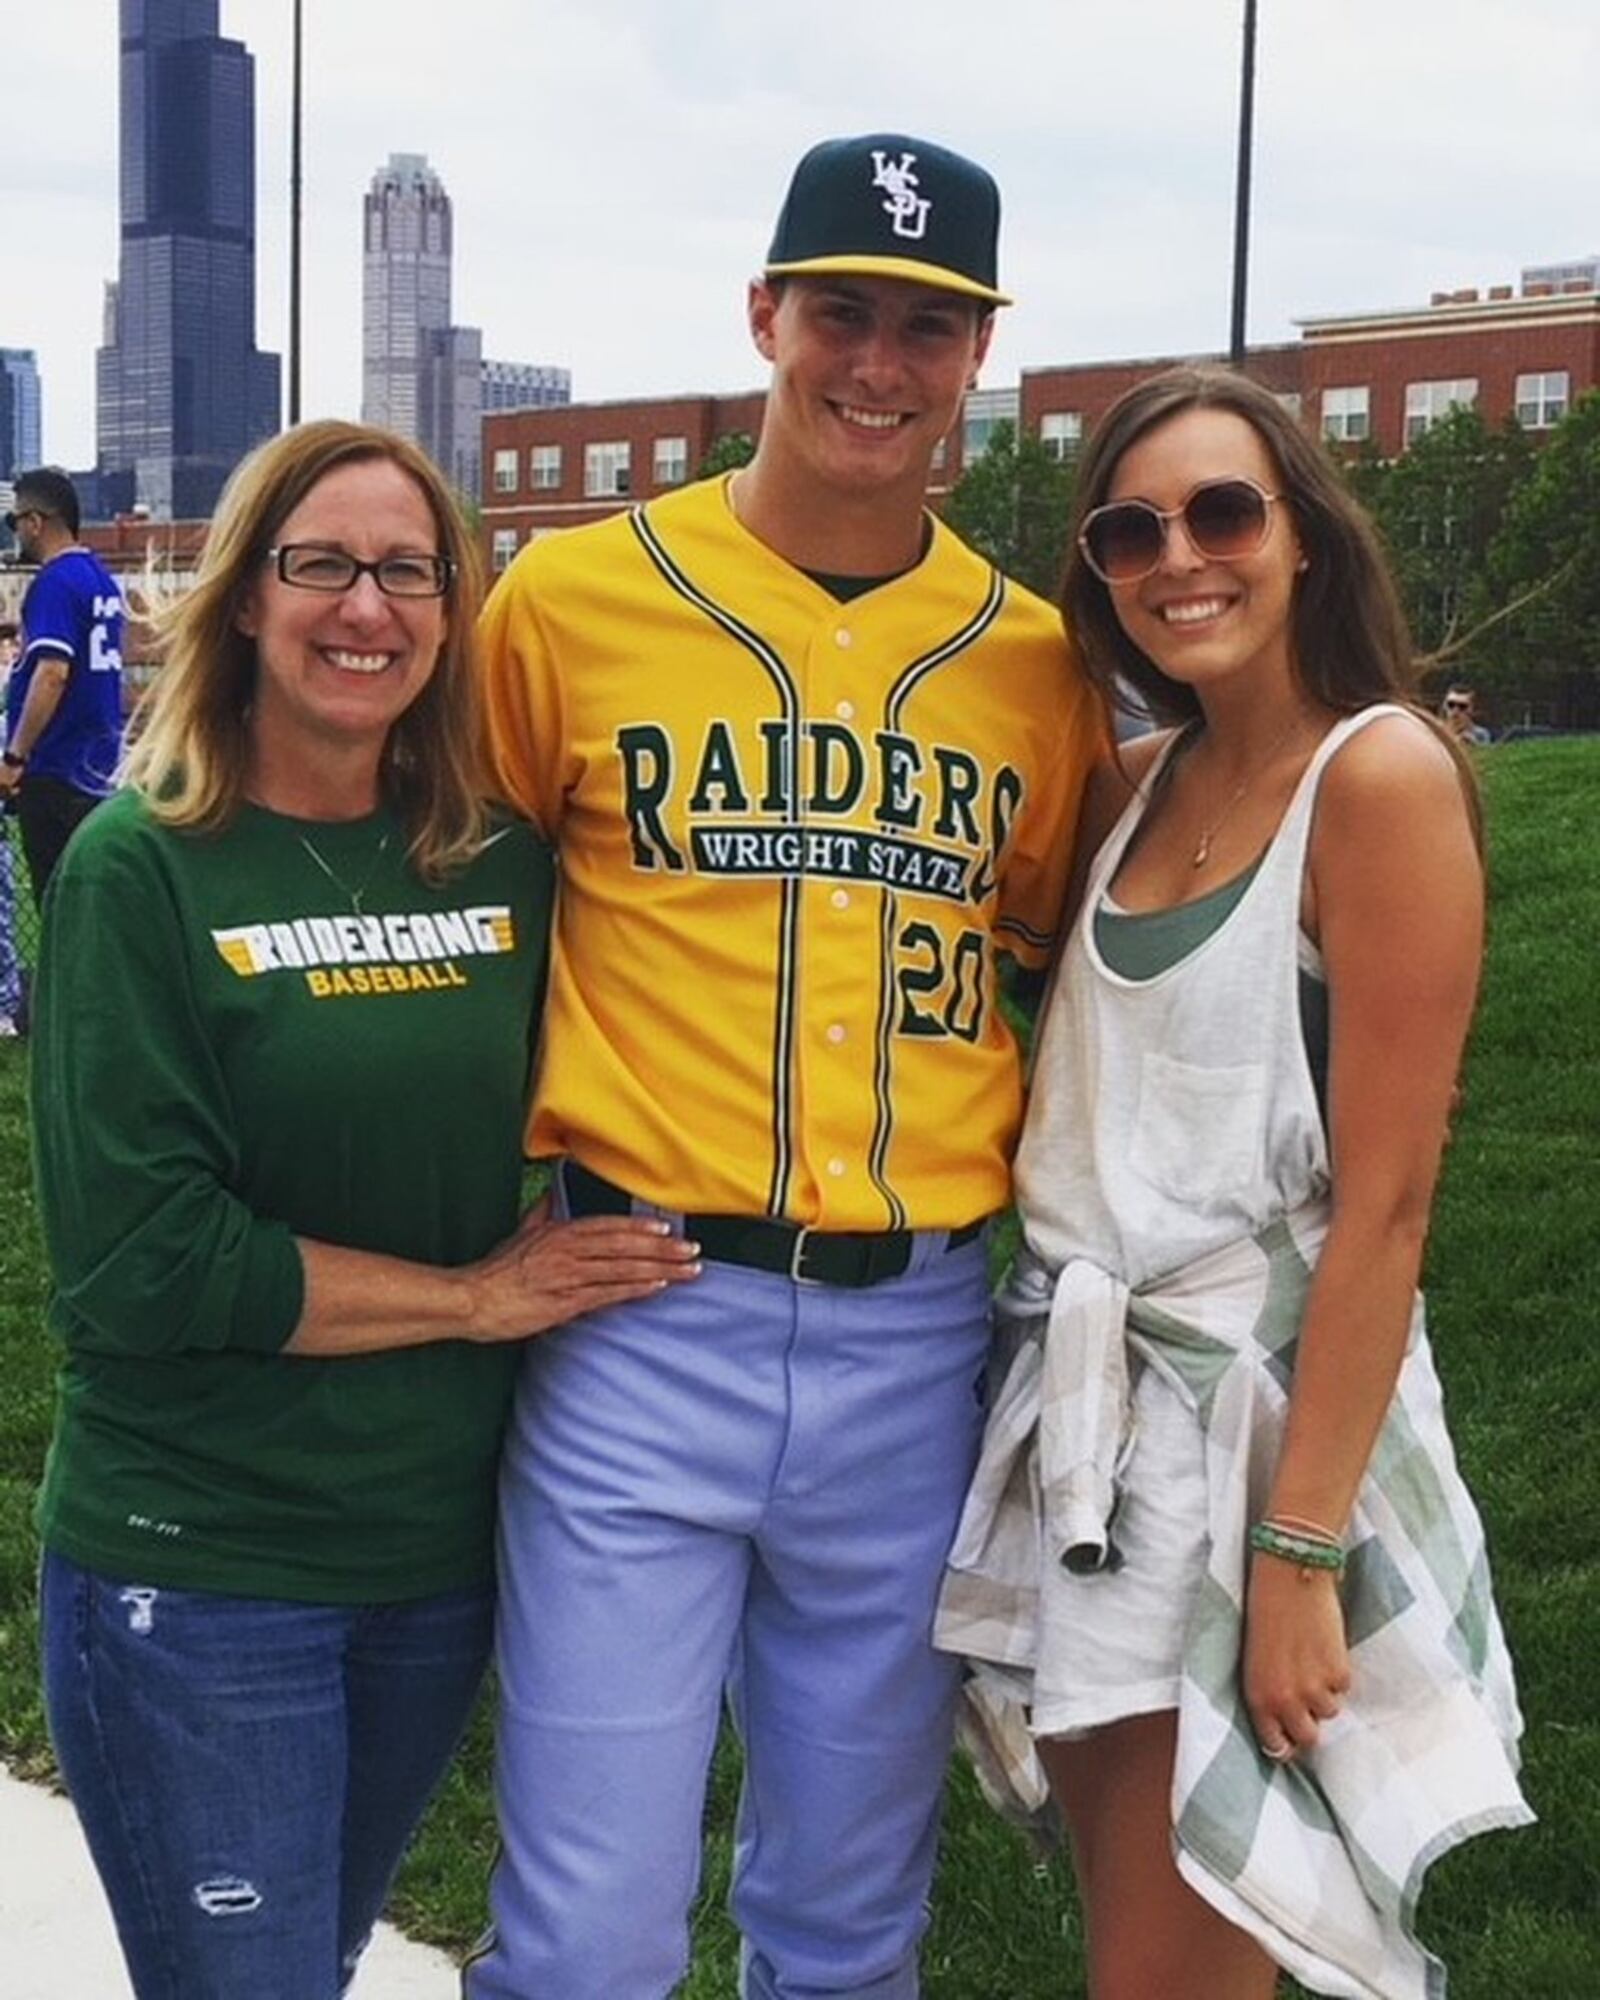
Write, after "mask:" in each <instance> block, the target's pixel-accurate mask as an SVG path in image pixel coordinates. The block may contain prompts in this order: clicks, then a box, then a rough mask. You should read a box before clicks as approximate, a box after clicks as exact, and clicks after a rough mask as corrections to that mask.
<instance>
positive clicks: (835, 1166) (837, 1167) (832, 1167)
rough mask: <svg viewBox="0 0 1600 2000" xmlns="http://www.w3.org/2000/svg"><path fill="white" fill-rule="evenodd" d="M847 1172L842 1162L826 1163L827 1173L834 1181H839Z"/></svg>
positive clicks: (832, 1161)
mask: <svg viewBox="0 0 1600 2000" xmlns="http://www.w3.org/2000/svg"><path fill="white" fill-rule="evenodd" d="M848 1171H849V1169H848V1168H847V1167H846V1166H845V1163H844V1161H843V1160H830V1161H829V1162H828V1172H829V1173H830V1174H832V1175H833V1177H834V1179H835V1180H839V1179H841V1178H842V1176H843V1175H844V1174H846V1173H847V1172H848Z"/></svg>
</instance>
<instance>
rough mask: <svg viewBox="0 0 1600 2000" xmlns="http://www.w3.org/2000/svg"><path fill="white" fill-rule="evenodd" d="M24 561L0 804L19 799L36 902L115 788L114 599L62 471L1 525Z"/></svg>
mask: <svg viewBox="0 0 1600 2000" xmlns="http://www.w3.org/2000/svg"><path fill="white" fill-rule="evenodd" d="M6 525H7V527H9V528H10V529H11V530H12V531H13V533H14V534H15V535H16V538H17V544H18V547H19V548H20V550H21V552H22V556H23V559H24V561H27V562H36V563H38V564H39V565H40V569H39V574H38V575H37V576H36V577H35V578H34V579H33V582H32V583H31V584H29V586H28V593H27V595H26V596H25V597H24V598H23V600H22V657H21V658H20V659H19V660H18V662H17V664H16V666H15V667H14V668H13V669H12V673H11V683H10V686H9V687H8V688H7V690H6V746H5V749H4V750H3V751H0V803H3V802H4V801H6V800H7V799H11V798H13V797H14V798H15V801H16V811H17V817H18V819H19V820H20V821H21V825H22V849H23V852H24V854H26V856H27V858H28V873H29V874H30V875H31V876H32V878H33V894H34V899H35V901H36V902H39V903H41V904H42V903H43V901H44V891H45V884H46V883H47V882H48V881H49V879H50V874H51V871H52V870H53V869H54V867H55V865H56V862H57V861H58V860H59V859H60V857H61V850H62V849H63V848H64V847H65V846H66V844H67V840H68V838H69V837H70V835H71V833H72V830H73V828H74V827H75V826H76V825H77V824H78V822H79V820H81V819H84V818H86V817H87V816H88V814H89V813H91V812H92V811H93V810H94V808H95V807H96V806H97V805H98V804H99V803H100V801H101V800H102V799H103V798H105V797H106V795H107V794H108V793H109V792H110V790H111V787H112V782H113V778H114V774H115V772H116V768H117V756H118V753H119V751H120V749H121V739H122V622H123V603H122V590H121V587H120V585H119V584H118V583H117V580H116V578H115V577H114V576H112V574H111V572H110V571H109V570H108V569H107V568H106V567H105V565H104V564H103V563H102V562H101V561H100V559H99V557H98V556H96V555H93V554H91V553H90V551H89V550H88V549H85V548H81V547H80V546H79V545H78V539H77V537H78V495H77V492H76V490H75V488H74V487H73V484H72V481H71V480H70V479H69V478H68V477H67V475H66V474H65V473H64V472H62V471H61V470H60V469H59V467H56V466H53V465H46V466H41V467H40V468H38V469H37V470H36V471H33V472H24V473H23V474H22V475H21V477H20V478H19V479H18V480H17V482H16V502H15V505H14V508H13V511H12V512H11V513H9V514H8V515H7V516H6Z"/></svg>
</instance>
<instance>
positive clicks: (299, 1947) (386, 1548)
mask: <svg viewBox="0 0 1600 2000" xmlns="http://www.w3.org/2000/svg"><path fill="white" fill-rule="evenodd" d="M478 594H479V572H478V563H477V559H476V554H475V551H474V549H473V546H472V544H471V542H470V540H469V538H468V535H467V531H466V529H465V527H464V525H463V524H462V522H461V520H460V518H459V515H458V514H457V512H456V510H455V507H454V505H453V503H452V501H451V499H450V497H449V494H448V491H447V489H446V487H445V485H444V483H443V481H442V479H441V478H440V476H439V474H438V472H437V471H436V470H435V468H434V467H433V466H432V464H431V463H430V462H429V461H428V459H427V458H426V457H425V456H424V455H423V454H422V453H421V452H420V451H418V450H417V449H415V447H413V446H411V445H410V444H408V443H406V442H405V441H404V440H402V439H399V438H396V437H392V436H390V435H389V434H387V433H385V432H382V431H374V430H371V429H368V428H365V427H361V426H357V425H353V424H346V423H335V422H327V423H316V424H308V425H305V426H302V427H300V428H299V429H297V430H294V431H290V432H288V433H286V434H285V435H284V436H282V437H279V438H277V439H275V440H273V441H272V442H271V443H269V444H267V445H266V446H264V447H263V448H262V449H261V450H260V451H259V452H257V453H256V454H255V455H254V456H253V457H252V458H251V459H250V460H248V461H247V462H246V463H245V465H244V466H242V467H241V468H240V470H239V472H238V473H237V474H236V476H235V478H234V480H233V482H232V484H231V486H230V488H229V490H228V492H227V493H226V494H225V496H224V498H223V501H222V504H221V507H220V509H219V512H218V514H217V517H216V520H215V522H214V523H213V526H212V530H211V534H210V537H209V539H208V542H207V546H206V551H205V555H204V557H203V559H202V562H201V568H200V574H199V578H198V580H197V583H196V585H195V588H194V589H193V591H192V592H191V593H190V594H189V595H188V596H187V597H186V598H185V599H184V600H183V601H182V602H181V603H180V604H179V605H178V606H177V607H176V609H175V611H174V612H173V614H172V616H171V619H170V629H169V631H168V635H167V637H168V646H167V655H166V664H165V666H164V668H163V671H162V673H161V675H160V676H159V678H158V680H157V682H156V684H155V687H154V689H153V692H152V697H151V700H150V702H149V705H148V710H147V712H146V713H145V714H144V715H143V716H142V717H141V726H140V727H139V730H138V733H137V738H136V741H135V744H134V747H133V749H132V752H131V754H130V756H129V758H128V762H127V773H126V775H127V780H128V784H127V789H125V790H124V791H123V792H122V793H121V794H120V795H119V796H118V797H117V798H115V799H114V800H113V801H111V802H110V803H109V804H108V805H106V806H104V807H103V808H102V809H101V810H100V811H99V812H98V813H96V814H95V815H94V816H93V817H92V818H91V820H90V821H89V822H87V823H86V824H85V826H84V827H83V829H82V830H81V832H80V834H79V835H78V837H77V838H76V839H75V840H74V841H73V843H72V846H71V849H70V851H69V852H68V854H67V855H66V857H65V859H64V860H63V862H62V865H61V867H60V869H59V871H58V873H57V875H56V878H55V880H54V882H53V884H52V892H51V896H50V899H49V902H48V905H47V909H46V922H45V934H44V944H43V952H42V958H41V964H40V973H39V981H38V1008H37V1039H36V1043H35V1049H34V1062H35V1069H34V1127H35V1146H36V1156H37V1167H38V1177H39V1187H40V1196H41V1206H42V1215H43V1222H44V1230H45V1237H46V1242H47V1246H48V1251H49V1256H50V1263H51V1269H52V1274H53V1278H54V1287H55V1288H54V1294H53V1297H52V1300H51V1304H50V1321H51V1325H52V1328H53V1330H54V1331H55V1333H56V1334H57V1335H58V1337H59V1338H60V1340H61V1342H62V1345H63V1349H64V1358H63V1361H62V1366H61V1376H60V1399H59V1413H58V1417H57V1423H56V1431H55V1437H54V1441H53V1443H52V1446H51V1451H50V1457H49V1462H48V1465H47V1468H46V1473H45V1480H44V1486H43V1491H42V1494H41V1498H40V1503H39V1525H40V1531H41V1534H42V1537H43V1540H44V1543H45V1550H46V1553H45V1563H44V1571H43V1582H42V1614H43V1626H44V1664H45V1687H46V1699H47V1706H48V1711H49V1716H50V1724H51V1729H52V1733H53V1735H54V1738H55V1742H56V1747H57V1752H58V1755H59V1758H60V1762H61V1767H62V1770H63V1773H64V1775H65V1777H66V1780H67V1783H68V1786H69V1788H70V1789H71V1791H72V1794H73V1798H74V1801H75V1803H76V1805H77V1808H78V1811H79V1814H80V1817H81V1818H82V1820H83V1823H84V1827H85V1831H86V1833H87V1835H88V1839H89V1844H90V1847H91V1849H92V1851H93V1853H94V1857H95V1860H96V1863H97V1866H98V1867H99V1870H100V1873H101V1877H102V1880H103V1881H104V1883H105V1886H106V1890H107V1893H108V1896H109V1897H110V1900H111V1903H112V1907H113V1911H114V1913H115V1916H116V1920H117V1925H118V1930H119V1934H120V1936H121V1939H122V1943H123V1949H124V1952H125V1955H126V1957H127V1959H128V1964H129V1968H130V1971H131V1973H132V1977H133V1982H134V1987H135V1991H136V1992H137V1994H138V1995H139V1996H140V2000H150V1996H159V2000H200V1996H207V2000H209V1996H213V1995H216V1996H221V1995H228V1996H230V1997H231V2000H237V1996H240V1995H244V1994H248V1995H250V1996H251V2000H274V1996H280V1995H281V1996H282V2000H323V1996H329V2000H331V1996H333V1995H335V1994H338V1993H340V1992H342V1991H343V1990H344V1988H345V1986H346V1985H347V1984H348V1983H349V1980H350V1978H351V1977H352V1975H353V1973H354V1969H355V1965H356V1961H357V1958H358V1956H359V1954H360V1951H361V1949H362V1946H363V1945H364V1943H365V1941H366V1938H367V1936H368V1933H369V1932H370V1930H371V1927H372V1925H373V1923H374V1922H375V1920H376V1917H377V1914H378V1911H379V1909H380V1907H381V1905H382V1902H383V1898H384V1894H385V1891H386V1889H387V1886H388V1883H389V1880H390V1877H391V1876H392V1874H393V1871H394V1868H395V1866H396V1864H397V1862H398V1860H399V1857H400V1853H401V1851H402V1849H403V1847H404V1845H405V1841H406V1839H407V1837H408V1836H409V1834H410V1831H411V1829H412V1827H413V1826H414V1824H415V1822H416V1819H417V1817H418V1816H419V1815H420V1813H421V1810H422V1807H423V1805H424V1804H425V1802H426V1799H427V1797H428V1794H429V1792H430V1791H431V1789H432V1787H433V1785H434V1783H435V1782H436V1780H437V1778H438V1776H439V1774H440V1772H441V1771H442V1769H443V1767H444V1765H445V1763H446V1761H447V1760H448V1757H449V1755H450V1752H451V1750H452V1748H453V1746H454V1743H455V1741H456V1739H457V1736H458V1734H459V1732H460V1729H461V1726H462V1723H463V1721H464V1719H465V1717H466V1714H467V1712H468V1709H469V1708H470V1705H471V1702H472V1698H473V1695H474V1693H475V1691H476V1689H477V1686H478V1683H479V1681H480V1679H481V1676H482V1671H483V1666H484V1662H485V1659H486V1656H487V1650H488V1645H489V1637H490V1629H491V1624H492V1579H493V1511H494V1477H495V1467H496V1459H497V1456H498V1451H499V1441H500V1430H501V1424H502V1419H503V1416H504V1413H505V1409H506V1404H507V1400H508V1397H509V1393H510V1388H511V1381H512V1373H513V1370H514V1367H515V1363H516V1358H517V1353H518V1347H517V1343H518V1342H519V1341H520V1340H521V1339H522V1338H523V1337H524V1336H526V1335H528V1334H532V1333H538V1332H542V1331H544V1330H545V1329H547V1328H550V1327H552V1326H555V1325H558V1324H560V1323H562V1322H564V1321H566V1320H568V1319H570V1318H572V1317H573V1316H574V1315H576V1314H579V1313H582V1312H585V1311H587V1310H589V1309H591V1308H593V1307H595V1306H600V1305H605V1304H608V1303H611V1302H613V1301H617V1300H621V1299H625V1298H633V1297H638V1296H641V1295H643V1294H645V1293H647V1292H649V1291H651V1290H653V1289H656V1288H658V1287H659V1286H661V1285H664V1284H667V1283H671V1282H675V1281H677V1280H678V1279H681V1278H683V1277H686V1276H692V1275H693V1272H694V1268H695V1267H694V1265H693V1262H692V1250H690V1249H689V1248H688V1247H686V1246H684V1245H682V1244H681V1243H680V1242H677V1241H674V1240H673V1239H671V1238H669V1237H667V1236H666V1235H665V1234H664V1233H663V1230H662V1226H661V1225H659V1224H656V1223H653V1222H650V1221H636V1220H634V1219H632V1218H616V1219H599V1220H594V1221H580V1222H575V1223H553V1222H551V1221H549V1220H548V1219H547V1218H546V1216H545V1215H544V1213H543V1212H542V1210H541V1211H535V1212H534V1213H533V1214H531V1215H530V1216H528V1217H525V1218H524V1219H523V1220H522V1221H521V1222H520V1224H519V1221H518V1208H519V1189H520V1183H521V1169H522V1156H521V1145H520V1134H521V1126H522V1114H523V1106H524V1102H525V1097H526V1091H527V1085H528V1072H529V1066H530V1055H531V1051H532V1047H533V1042H534V1037H535V1033H536V1023H537V1015H538V1007H539V1000H540V996H541V993H542V987H543V971H544V959H545V950H546V936H547V929H548V921H549V912H550V901H551V893H552V871H551V862H550V857H549V854H548V852H547V850H546V849H545V848H544V846H543V844H542V843H541V842H540V841H539V840H538V838H537V837H536V836H535V835H534V833H533V832H532V831H531V830H530V829H529V828H527V827H526V826H523V825H521V824H520V823H516V822H513V821H511V820H509V819H507V818H503V817H500V818H496V817H495V816H493V815H492V814H491V813H490V812H489V811H488V810H487V809H486V807H485V805H484V802H483V800H484V792H485V783H484V776H483V768H482V765H481V763H480V758H479V722H478V713H477V696H476V687H475V680H474V675H473V671H472V660H471V651H470V648H471V638H472V631H473V625H474V617H475V612H476V609H477V597H478Z"/></svg>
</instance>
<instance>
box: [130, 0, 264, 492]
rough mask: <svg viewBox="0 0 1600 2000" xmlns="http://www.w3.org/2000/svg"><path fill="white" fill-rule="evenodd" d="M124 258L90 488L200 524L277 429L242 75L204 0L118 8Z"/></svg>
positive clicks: (250, 110) (133, 2) (146, 0)
mask: <svg viewBox="0 0 1600 2000" xmlns="http://www.w3.org/2000/svg"><path fill="white" fill-rule="evenodd" d="M120 14H121V35H122V79H121V104H120V115H121V152H122V159H121V182H122V250H121V258H120V263H119V267H118V277H117V281H116V283H115V284H114V285H108V286H107V288H106V313H105V331H104V343H105V344H104V345H103V346H102V347H101V348H100V350H99V353H98V355H97V356H96V388H97V402H98V412H97V425H96V430H97V438H96V443H97V451H98V457H99V464H100V469H101V471H102V472H103V473H106V474H110V475H115V474H117V473H127V472H129V471H131V473H132V477H133V492H134V499H135V502H136V503H137V504H140V505H142V506H146V507H148V508H149V510H150V512H151V513H152V514H153V515H155V516H157V517H158V518H169V519H170V518H182V517H192V516H196V515H205V514H209V513H210V512H211V510H212V508H213V507H214V506H215V504H216V500H217V495H218V494H219V493H220V492H221V490H222V485H223V482H224V481H225V480H226V478H227V476H228V474H229V473H230V472H231V471H232V470H233V468H234V466H235V465H236V464H237V463H238V461H239V459H240V458H241V457H243V455H244V453H245V452H246V451H248V450H249V449H250V447H251V446H252V445H253V444H256V443H258V442H259V441H260V440H261V439H262V438H264V437H270V436H271V435H272V433H273V432H274V431H275V430H276V429H277V428H278V423H279V408H280V402H279V383H278V357H277V355H275V354H265V353H262V352H261V351H260V350H258V349H257V347H256V344H255V323H256V274H255V251H256V243H255V228H256V216H255V208H256V200H255V60H254V58H253V57H252V56H251V55H250V53H249V51H248V50H247V49H246V48H245V46H244V44H243V43H242V42H236V41H228V40H225V39H224V38H223V37H222V36H221V35H220V34H219V33H218V18H217V0H120Z"/></svg>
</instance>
